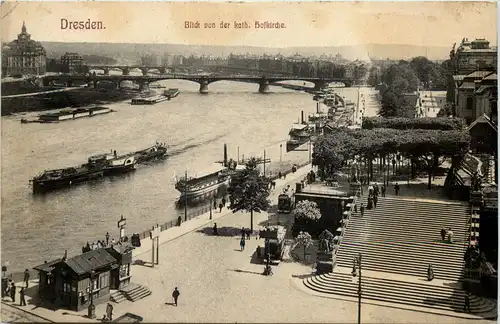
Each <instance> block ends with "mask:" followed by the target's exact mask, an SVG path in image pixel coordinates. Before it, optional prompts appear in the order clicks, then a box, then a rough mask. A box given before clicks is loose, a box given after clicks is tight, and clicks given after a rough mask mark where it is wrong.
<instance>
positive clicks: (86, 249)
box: [82, 232, 128, 253]
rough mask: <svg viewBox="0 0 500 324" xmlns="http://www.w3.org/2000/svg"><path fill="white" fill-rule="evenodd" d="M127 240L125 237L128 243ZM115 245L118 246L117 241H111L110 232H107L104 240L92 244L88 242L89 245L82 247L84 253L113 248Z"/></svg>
mask: <svg viewBox="0 0 500 324" xmlns="http://www.w3.org/2000/svg"><path fill="white" fill-rule="evenodd" d="M127 240H128V238H127V237H124V241H127ZM115 244H116V241H115V239H114V238H112V239H111V241H110V235H109V232H106V235H105V239H104V240H97V242H92V243H91V244H90V243H89V242H87V244H86V245H84V246H83V247H82V253H86V252H90V251H94V250H98V249H103V248H107V247H109V246H113V245H115Z"/></svg>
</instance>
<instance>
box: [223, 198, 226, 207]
mask: <svg viewBox="0 0 500 324" xmlns="http://www.w3.org/2000/svg"><path fill="white" fill-rule="evenodd" d="M222 206H223V207H226V198H224V197H222Z"/></svg>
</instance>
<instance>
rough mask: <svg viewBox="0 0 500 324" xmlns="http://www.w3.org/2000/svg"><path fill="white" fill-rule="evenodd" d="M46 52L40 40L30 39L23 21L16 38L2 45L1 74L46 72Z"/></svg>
mask: <svg viewBox="0 0 500 324" xmlns="http://www.w3.org/2000/svg"><path fill="white" fill-rule="evenodd" d="M46 65H47V54H46V52H45V49H44V48H43V46H42V44H41V43H40V42H37V41H34V40H32V39H31V35H30V34H28V32H27V31H26V25H25V24H24V22H23V27H22V28H21V33H20V34H18V35H17V39H15V40H13V41H12V42H10V43H8V44H4V45H2V74H3V75H27V74H44V73H45V72H46Z"/></svg>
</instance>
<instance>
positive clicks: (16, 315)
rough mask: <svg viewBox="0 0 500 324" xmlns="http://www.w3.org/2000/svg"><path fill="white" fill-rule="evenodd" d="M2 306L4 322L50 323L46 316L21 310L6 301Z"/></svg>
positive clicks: (2, 319)
mask: <svg viewBox="0 0 500 324" xmlns="http://www.w3.org/2000/svg"><path fill="white" fill-rule="evenodd" d="M0 307H1V321H2V323H33V322H36V323H50V322H49V321H47V320H46V319H44V318H41V317H39V316H36V315H33V314H30V313H27V312H25V311H22V310H19V309H17V308H15V307H13V306H10V305H7V304H5V303H2V305H1V306H0Z"/></svg>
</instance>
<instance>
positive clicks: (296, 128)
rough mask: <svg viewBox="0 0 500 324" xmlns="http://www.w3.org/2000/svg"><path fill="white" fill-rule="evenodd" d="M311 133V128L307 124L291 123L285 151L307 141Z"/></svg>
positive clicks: (291, 149)
mask: <svg viewBox="0 0 500 324" xmlns="http://www.w3.org/2000/svg"><path fill="white" fill-rule="evenodd" d="M312 133H314V132H313V130H312V129H311V127H310V126H309V125H307V124H293V125H292V127H291V128H290V132H289V133H288V135H289V136H290V139H289V140H288V141H286V151H287V152H290V151H293V150H295V149H296V148H297V147H299V146H301V145H302V144H305V143H307V142H308V141H309V140H310V138H311V135H312Z"/></svg>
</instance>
